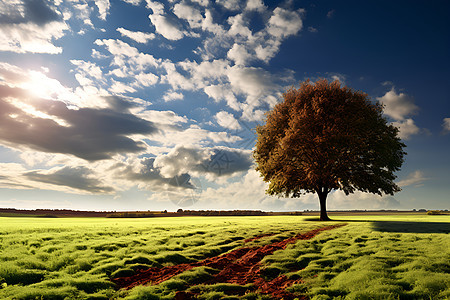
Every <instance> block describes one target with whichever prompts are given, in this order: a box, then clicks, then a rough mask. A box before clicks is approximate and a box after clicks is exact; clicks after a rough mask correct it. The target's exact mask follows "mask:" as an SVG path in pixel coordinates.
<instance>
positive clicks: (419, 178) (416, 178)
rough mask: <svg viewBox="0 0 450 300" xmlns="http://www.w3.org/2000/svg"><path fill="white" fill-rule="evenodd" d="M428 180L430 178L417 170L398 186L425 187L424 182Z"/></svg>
mask: <svg viewBox="0 0 450 300" xmlns="http://www.w3.org/2000/svg"><path fill="white" fill-rule="evenodd" d="M427 179H428V178H426V177H425V176H424V174H423V172H422V171H420V170H417V171H414V172H413V173H411V174H409V175H408V176H407V177H406V178H405V179H403V180H400V181H399V182H398V183H397V184H398V186H399V187H402V188H403V187H406V186H410V185H414V186H416V187H417V186H421V185H423V182H424V181H425V180H427Z"/></svg>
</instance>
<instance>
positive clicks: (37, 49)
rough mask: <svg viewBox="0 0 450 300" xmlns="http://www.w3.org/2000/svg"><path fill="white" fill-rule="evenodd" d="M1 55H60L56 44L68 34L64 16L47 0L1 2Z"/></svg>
mask: <svg viewBox="0 0 450 300" xmlns="http://www.w3.org/2000/svg"><path fill="white" fill-rule="evenodd" d="M0 19H1V22H0V51H12V52H17V53H25V52H32V53H50V54H57V53H61V51H62V48H61V47H57V46H55V45H54V44H53V41H54V40H57V39H59V38H61V37H62V36H63V35H64V31H66V30H68V29H69V28H68V26H67V24H66V23H65V22H64V20H63V16H62V14H61V13H60V12H59V11H58V10H57V8H56V7H55V6H54V5H53V4H52V3H49V2H47V1H44V0H35V1H21V0H17V1H6V2H5V1H2V2H1V4H0Z"/></svg>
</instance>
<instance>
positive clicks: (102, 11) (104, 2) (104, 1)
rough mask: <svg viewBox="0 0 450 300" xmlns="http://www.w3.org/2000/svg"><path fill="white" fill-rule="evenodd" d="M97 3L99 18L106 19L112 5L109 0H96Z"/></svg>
mask: <svg viewBox="0 0 450 300" xmlns="http://www.w3.org/2000/svg"><path fill="white" fill-rule="evenodd" d="M95 5H96V6H97V8H98V12H99V18H100V19H102V20H106V16H107V15H108V12H109V7H110V3H109V0H95Z"/></svg>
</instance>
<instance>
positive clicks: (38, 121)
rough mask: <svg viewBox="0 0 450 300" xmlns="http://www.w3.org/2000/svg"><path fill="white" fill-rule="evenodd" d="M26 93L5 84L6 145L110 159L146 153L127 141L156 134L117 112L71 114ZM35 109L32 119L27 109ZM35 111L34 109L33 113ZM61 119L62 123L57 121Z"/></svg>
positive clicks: (2, 137) (0, 89)
mask: <svg viewBox="0 0 450 300" xmlns="http://www.w3.org/2000/svg"><path fill="white" fill-rule="evenodd" d="M28 99H30V98H29V95H28V94H27V92H26V91H24V90H22V89H19V88H10V87H8V86H5V85H0V115H1V118H0V141H1V142H2V143H3V144H6V145H9V146H12V147H24V146H25V147H29V148H32V149H35V150H39V151H43V152H50V153H66V154H72V155H74V156H77V157H80V158H83V159H86V160H92V161H93V160H100V159H106V158H110V157H111V156H112V155H114V154H116V153H126V152H139V151H142V150H144V149H145V148H144V145H143V144H142V143H141V142H137V141H134V140H133V139H131V138H129V137H127V136H128V135H132V134H152V133H155V132H156V131H157V130H158V129H157V126H156V125H154V124H153V123H151V122H149V121H146V120H143V119H140V118H138V117H136V116H135V115H133V114H131V113H128V112H119V111H115V110H113V109H111V108H105V109H93V108H79V109H69V108H68V107H67V106H66V104H64V103H62V102H60V101H49V100H41V99H33V98H31V100H28ZM28 106H31V108H32V109H34V111H35V112H36V113H34V114H31V113H30V112H27V111H26V110H24V107H25V108H26V107H28ZM32 112H33V110H32ZM55 119H56V120H62V123H63V124H61V122H57V121H55Z"/></svg>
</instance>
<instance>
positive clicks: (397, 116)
mask: <svg viewBox="0 0 450 300" xmlns="http://www.w3.org/2000/svg"><path fill="white" fill-rule="evenodd" d="M377 100H378V101H379V102H380V103H381V104H383V106H384V114H386V115H388V116H389V117H391V118H393V119H394V120H395V121H394V122H392V123H391V124H392V125H394V126H395V127H397V128H398V129H399V137H400V138H401V139H405V140H407V139H409V138H410V137H411V136H412V135H415V134H418V133H420V132H422V131H423V130H421V129H420V128H419V127H417V125H416V124H415V123H414V120H413V119H412V118H409V116H411V115H414V114H416V113H417V111H418V110H419V107H418V106H417V105H415V104H414V99H413V98H412V97H410V96H408V95H406V94H404V93H399V94H398V93H397V92H396V91H395V89H394V87H392V89H391V90H390V91H389V92H387V93H386V94H385V95H384V96H383V97H378V98H377Z"/></svg>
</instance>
